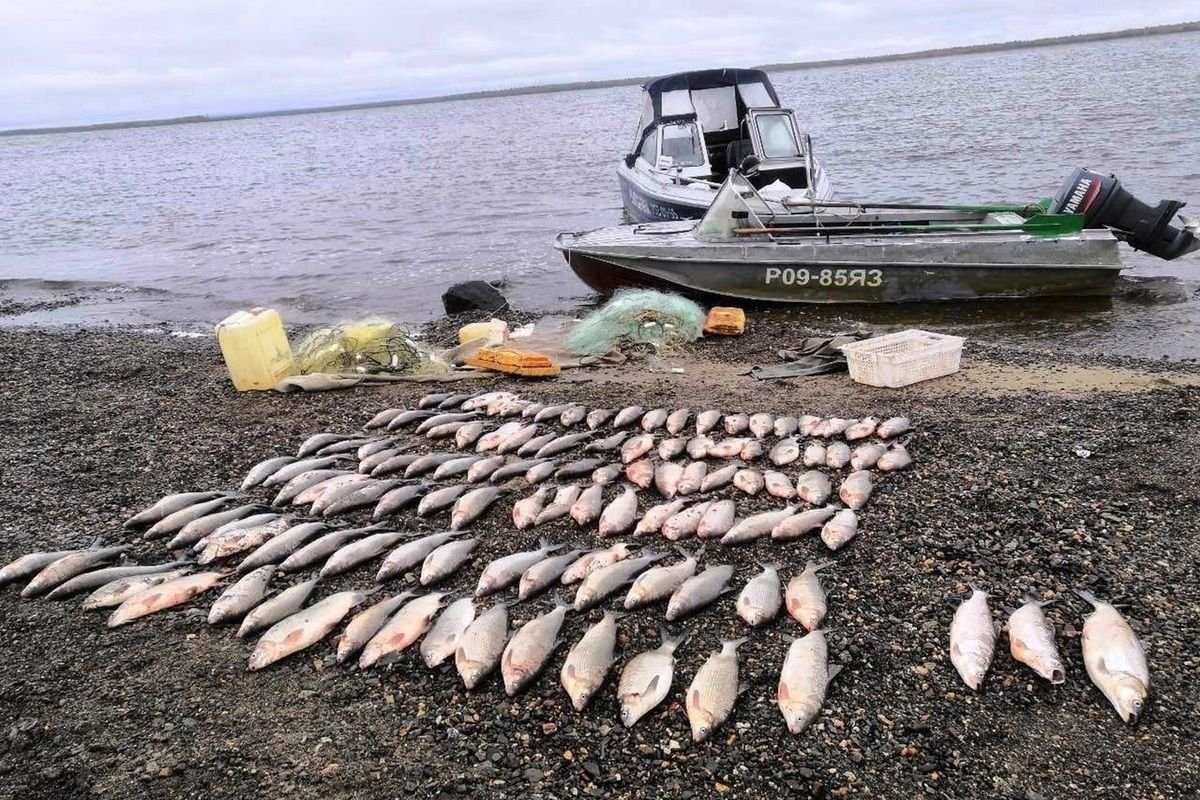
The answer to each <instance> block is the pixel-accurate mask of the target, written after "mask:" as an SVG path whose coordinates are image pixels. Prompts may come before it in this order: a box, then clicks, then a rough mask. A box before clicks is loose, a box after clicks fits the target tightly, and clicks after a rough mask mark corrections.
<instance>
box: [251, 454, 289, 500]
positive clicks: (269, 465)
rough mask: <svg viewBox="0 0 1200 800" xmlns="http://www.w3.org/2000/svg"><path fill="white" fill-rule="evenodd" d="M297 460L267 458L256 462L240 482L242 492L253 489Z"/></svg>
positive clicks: (283, 457)
mask: <svg viewBox="0 0 1200 800" xmlns="http://www.w3.org/2000/svg"><path fill="white" fill-rule="evenodd" d="M299 460H300V459H298V458H296V457H295V456H275V457H274V458H267V459H264V460H262V461H260V462H258V463H257V464H255V465H254V466H253V467H251V468H250V470H249V471H248V472H247V473H246V477H245V479H244V480H243V481H242V487H241V488H242V491H243V492H244V491H246V490H247V489H253V488H254V487H255V486H258V485H259V484H261V483H262V482H263V481H265V480H266V479H267V478H269V477H271V476H272V475H274V474H275V473H276V472H278V471H279V470H280V468H281V467H286V466H287V465H288V464H295V463H296V462H297V461H299Z"/></svg>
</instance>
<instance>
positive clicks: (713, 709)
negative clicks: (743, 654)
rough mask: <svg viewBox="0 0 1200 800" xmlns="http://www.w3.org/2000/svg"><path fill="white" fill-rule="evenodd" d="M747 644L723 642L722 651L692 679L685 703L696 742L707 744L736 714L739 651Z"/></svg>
mask: <svg viewBox="0 0 1200 800" xmlns="http://www.w3.org/2000/svg"><path fill="white" fill-rule="evenodd" d="M745 641H746V640H745V639H732V640H728V641H725V640H723V641H722V642H721V649H720V650H719V651H717V652H716V653H713V654H712V655H711V656H709V657H708V660H707V661H705V662H704V663H703V664H702V665H701V666H700V669H698V670H697V671H696V677H694V678H692V685H691V686H689V687H688V691H687V699H686V700H685V701H684V706H685V707H686V708H687V715H688V722H689V723H690V724H691V726H692V741H694V742H703V741H704V740H705V739H707V738H708V737H709V736H710V735H711V734H712V732H713V731H714V730H715V729H716V728H717V727H718V726H720V725H721V723H723V722H724V721H725V720H726V719H728V718H729V714H730V712H731V711H733V704H734V701H735V700H737V695H738V657H737V649H738V646H739V645H741V644H742V643H743V642H745Z"/></svg>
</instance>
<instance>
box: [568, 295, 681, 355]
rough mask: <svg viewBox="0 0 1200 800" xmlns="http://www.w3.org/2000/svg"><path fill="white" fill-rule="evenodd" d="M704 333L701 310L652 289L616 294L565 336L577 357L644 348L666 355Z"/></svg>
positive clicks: (675, 296) (679, 297) (677, 296)
mask: <svg viewBox="0 0 1200 800" xmlns="http://www.w3.org/2000/svg"><path fill="white" fill-rule="evenodd" d="M703 331H704V309H703V308H701V307H700V306H699V305H698V304H697V303H695V302H694V301H692V300H688V299H687V298H686V297H682V296H680V295H677V294H669V293H667V292H658V291H654V290H651V289H631V290H625V291H621V292H618V293H617V294H615V295H613V298H612V299H611V300H609V301H608V302H607V303H605V304H604V305H603V306H601V307H600V308H598V309H597V310H595V311H593V312H592V313H591V314H588V315H587V317H585V318H584V320H583V321H582V322H581V323H579V325H578V326H576V327H575V329H574V330H573V331H571V333H570V334H569V335H568V336H567V342H566V344H567V348H568V349H570V350H571V351H572V352H574V353H577V354H579V355H600V354H602V353H607V352H610V351H612V350H622V351H625V350H631V349H632V350H637V349H642V348H646V347H650V348H653V349H654V350H655V351H657V352H666V351H669V350H671V349H673V348H676V347H678V346H680V345H683V344H687V343H688V342H694V341H695V340H696V339H699V338H700V336H701V334H702V333H703Z"/></svg>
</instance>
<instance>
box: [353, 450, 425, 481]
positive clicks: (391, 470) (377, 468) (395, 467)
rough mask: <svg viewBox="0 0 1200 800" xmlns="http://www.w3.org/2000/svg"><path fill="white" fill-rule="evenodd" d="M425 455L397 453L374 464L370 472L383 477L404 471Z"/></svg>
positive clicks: (372, 474)
mask: <svg viewBox="0 0 1200 800" xmlns="http://www.w3.org/2000/svg"><path fill="white" fill-rule="evenodd" d="M424 457H425V456H423V455H421V454H420V453H397V454H396V455H394V456H392V457H390V458H388V459H386V460H385V461H382V462H380V463H379V464H376V465H374V466H372V467H371V471H370V472H369V473H368V474H369V475H370V476H371V477H372V478H382V477H384V476H386V475H395V474H396V473H404V472H407V471H408V468H409V467H411V466H412V465H413V464H415V463H416V462H417V461H420V460H421V459H422V458H424ZM359 466H360V467H361V466H362V465H361V464H360V465H359Z"/></svg>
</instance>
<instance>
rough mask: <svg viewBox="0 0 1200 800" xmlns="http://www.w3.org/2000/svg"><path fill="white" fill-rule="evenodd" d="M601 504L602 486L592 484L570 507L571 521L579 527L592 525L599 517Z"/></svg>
mask: <svg viewBox="0 0 1200 800" xmlns="http://www.w3.org/2000/svg"><path fill="white" fill-rule="evenodd" d="M603 502H604V486H602V485H601V484H592V485H591V486H589V487H587V488H586V489H584V490H583V491H582V492H581V493H580V494H579V499H578V500H576V501H575V503H574V505H572V506H571V519H573V520H575V524H576V525H578V526H580V527H583V526H585V525H588V524H590V523H592V522H593V521H595V520H596V519H597V518H598V517H599V516H600V508H601V504H602V503H603Z"/></svg>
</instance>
